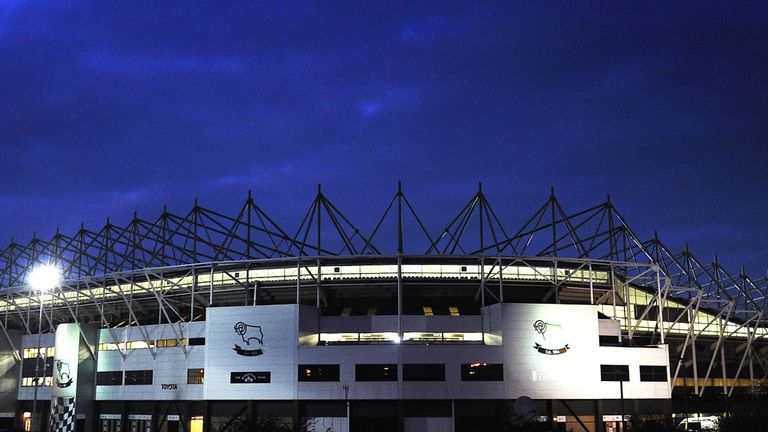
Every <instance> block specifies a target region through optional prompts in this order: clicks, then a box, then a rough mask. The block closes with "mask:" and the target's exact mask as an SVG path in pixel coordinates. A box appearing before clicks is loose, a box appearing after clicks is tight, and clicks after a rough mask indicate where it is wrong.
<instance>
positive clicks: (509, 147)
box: [0, 0, 768, 276]
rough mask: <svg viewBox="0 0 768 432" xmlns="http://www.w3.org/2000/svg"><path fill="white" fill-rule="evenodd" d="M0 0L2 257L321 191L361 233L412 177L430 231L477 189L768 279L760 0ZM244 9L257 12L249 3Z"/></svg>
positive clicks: (283, 211) (767, 99)
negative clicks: (40, 242)
mask: <svg viewBox="0 0 768 432" xmlns="http://www.w3.org/2000/svg"><path fill="white" fill-rule="evenodd" d="M219 3H221V2H211V3H210V4H208V5H202V4H199V3H198V2H180V3H172V2H146V3H142V2H138V1H129V2H94V3H92V4H88V3H87V2H78V3H77V4H75V3H74V2H62V1H53V2H42V1H34V2H33V1H21V0H0V172H1V173H2V175H1V176H0V244H7V243H8V242H10V240H11V237H12V236H14V237H15V239H16V241H18V242H26V241H28V240H29V239H30V238H31V237H32V234H33V232H37V233H38V235H40V236H42V237H46V238H47V237H50V236H51V235H52V234H53V233H54V231H55V229H56V227H61V229H62V230H63V231H64V232H68V233H74V232H75V231H76V229H77V228H78V227H79V224H80V222H81V221H84V222H85V224H86V226H88V227H91V228H93V229H97V228H98V227H99V226H100V225H101V224H103V223H104V220H105V219H106V217H108V216H110V217H111V218H112V222H113V223H117V224H123V223H125V222H127V221H128V220H129V219H130V217H131V215H132V213H133V211H134V210H137V211H138V212H139V214H140V216H143V217H144V218H146V219H154V218H155V217H156V216H157V215H158V214H159V212H160V211H161V209H162V206H163V204H164V203H167V204H168V206H169V208H170V210H172V211H176V212H186V211H187V210H188V209H189V208H190V207H191V206H192V204H193V200H194V197H195V196H198V197H199V199H200V202H201V204H202V205H204V206H206V207H210V208H213V209H218V210H221V211H224V212H232V211H233V210H234V209H235V208H236V207H237V206H238V205H240V204H241V203H242V201H243V200H244V198H245V195H246V192H247V190H248V189H253V191H254V195H255V197H256V201H257V202H258V203H259V204H260V205H261V206H262V207H263V208H264V210H265V211H267V213H269V214H271V215H274V216H275V218H276V219H278V220H279V221H280V223H281V225H282V226H283V227H284V228H285V229H286V230H288V231H290V232H293V230H295V228H296V227H297V226H298V224H299V222H300V220H301V217H302V215H303V212H304V211H305V210H306V208H307V207H308V205H309V203H310V201H311V199H312V197H313V194H314V190H315V184H316V183H323V188H324V191H325V192H326V193H327V194H328V196H329V197H330V198H331V199H332V200H334V202H335V203H336V204H337V205H338V206H339V207H340V208H342V209H343V210H344V211H345V212H346V213H348V215H349V216H350V217H351V218H352V219H353V220H355V221H356V222H357V223H358V224H359V225H360V226H361V227H362V228H364V229H365V230H370V229H371V228H372V227H373V225H374V223H375V220H374V219H375V218H374V217H373V216H372V213H375V214H376V216H378V215H379V213H380V212H381V211H382V210H383V208H384V206H385V205H386V204H387V202H388V200H389V198H391V195H392V194H393V193H394V190H395V185H396V181H397V180H402V181H403V182H404V185H405V188H406V192H407V194H408V195H409V197H410V198H411V200H412V201H413V202H414V204H415V205H416V207H417V210H420V212H421V213H423V214H424V217H425V219H427V220H428V221H430V223H431V228H432V229H433V231H437V230H439V229H441V228H444V226H445V225H446V224H447V222H448V221H449V219H450V218H451V217H452V216H453V214H454V213H455V212H457V211H458V210H459V208H460V207H461V206H462V205H463V204H464V202H465V201H466V200H467V199H468V198H469V197H470V196H471V194H472V193H473V192H474V191H475V188H476V184H477V182H478V181H483V182H484V185H485V190H486V192H487V194H488V196H489V198H490V200H491V201H492V203H493V204H494V207H495V209H496V211H497V213H498V214H499V215H500V216H501V217H503V219H504V220H505V224H506V226H507V228H508V229H509V230H510V231H515V229H516V228H518V227H519V226H520V225H522V223H523V222H524V221H525V219H526V218H527V217H528V216H529V215H531V214H532V213H533V212H534V211H535V210H536V209H537V208H538V207H539V206H540V205H541V204H542V203H543V202H544V201H545V200H546V198H547V194H548V191H549V187H550V186H554V187H555V188H556V191H557V195H558V197H559V198H560V200H561V201H562V203H563V205H564V206H565V208H566V210H570V211H575V210H580V209H583V208H586V207H588V206H591V205H594V204H597V203H599V202H602V201H603V200H604V199H605V195H606V194H608V193H610V194H611V197H612V200H613V202H614V203H615V204H616V206H617V207H618V208H619V210H620V211H621V212H622V213H623V214H624V216H625V217H626V218H627V219H628V221H629V222H630V224H631V225H633V227H634V228H635V230H636V231H637V232H638V233H639V234H640V236H641V237H643V238H649V237H651V236H652V235H653V231H654V230H658V231H659V234H660V237H661V238H662V240H663V241H665V242H666V243H667V244H668V245H669V246H671V247H672V248H673V249H675V250H679V249H681V248H682V246H683V244H684V243H685V242H686V241H687V242H688V243H689V244H690V246H691V249H692V251H693V252H694V253H695V254H697V255H698V256H700V258H702V259H703V260H705V261H707V262H708V261H709V260H711V259H712V257H713V255H714V254H718V255H719V257H720V260H721V262H723V263H725V264H726V265H727V266H728V267H729V268H730V269H731V271H732V272H737V271H738V269H739V268H738V266H739V265H741V264H744V265H746V267H747V270H748V272H749V273H750V274H752V275H753V276H762V275H763V274H765V272H766V268H768V259H767V258H768V256H767V255H768V254H766V248H765V245H766V243H768V225H767V224H766V222H765V214H766V209H768V201H767V200H766V196H765V192H766V190H768V180H767V178H768V177H767V176H766V163H768V145H767V143H766V139H767V138H768V121H766V119H768V91H767V90H766V85H767V84H766V83H767V82H768V81H766V77H768V26H766V24H765V23H766V19H768V6H766V3H764V2H754V3H753V4H749V3H745V2H739V3H738V4H735V3H732V2H722V3H719V4H718V3H712V2H696V3H685V2H670V3H651V2H637V3H629V2H600V3H588V2H563V3H553V2H524V3H513V2H503V3H493V2H482V3H480V2H476V3H470V2H457V3H446V2H429V3H412V2H407V3H402V4H399V3H396V2H345V3H332V2H322V3H321V2H306V3H298V2H296V3H294V2H290V3H286V2H275V3H267V2H247V3H248V6H242V5H241V6H232V5H222V4H219ZM243 3H246V2H243Z"/></svg>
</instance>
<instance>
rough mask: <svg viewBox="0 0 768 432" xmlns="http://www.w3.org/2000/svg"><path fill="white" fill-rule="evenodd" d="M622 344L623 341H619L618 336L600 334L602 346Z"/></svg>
mask: <svg viewBox="0 0 768 432" xmlns="http://www.w3.org/2000/svg"><path fill="white" fill-rule="evenodd" d="M619 345H621V341H619V337H618V336H600V346H619Z"/></svg>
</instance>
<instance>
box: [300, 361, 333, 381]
mask: <svg viewBox="0 0 768 432" xmlns="http://www.w3.org/2000/svg"><path fill="white" fill-rule="evenodd" d="M338 380H339V365H337V364H325V365H299V381H338Z"/></svg>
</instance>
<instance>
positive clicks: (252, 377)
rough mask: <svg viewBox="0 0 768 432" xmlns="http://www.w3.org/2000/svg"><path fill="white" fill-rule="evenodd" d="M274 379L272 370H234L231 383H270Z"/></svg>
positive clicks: (230, 378) (230, 375)
mask: <svg viewBox="0 0 768 432" xmlns="http://www.w3.org/2000/svg"><path fill="white" fill-rule="evenodd" d="M271 381H272V373H271V372H232V373H230V374H229V383H230V384H268V383H269V382H271Z"/></svg>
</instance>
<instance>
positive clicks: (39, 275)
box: [27, 264, 61, 292]
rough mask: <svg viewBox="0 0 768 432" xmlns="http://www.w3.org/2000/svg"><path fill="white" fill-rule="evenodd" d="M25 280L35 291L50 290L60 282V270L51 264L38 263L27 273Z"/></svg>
mask: <svg viewBox="0 0 768 432" xmlns="http://www.w3.org/2000/svg"><path fill="white" fill-rule="evenodd" d="M27 282H29V286H31V287H32V289H34V290H36V291H40V292H42V291H50V290H52V289H54V288H56V287H57V286H58V285H59V282H61V270H59V268H58V267H57V266H55V265H53V264H40V265H38V266H37V267H35V268H33V269H32V271H31V272H30V273H29V277H28V278H27Z"/></svg>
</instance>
